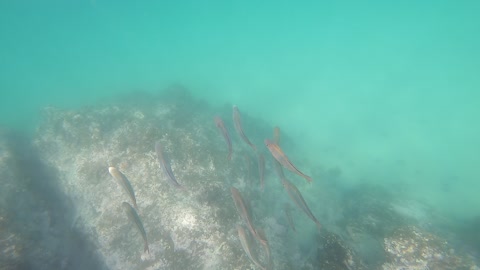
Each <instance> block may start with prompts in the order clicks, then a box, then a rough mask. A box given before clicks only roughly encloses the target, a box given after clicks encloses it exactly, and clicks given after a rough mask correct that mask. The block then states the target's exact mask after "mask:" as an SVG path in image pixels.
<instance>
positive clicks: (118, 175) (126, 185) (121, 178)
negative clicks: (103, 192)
mask: <svg viewBox="0 0 480 270" xmlns="http://www.w3.org/2000/svg"><path fill="white" fill-rule="evenodd" d="M108 172H109V173H110V175H111V176H112V177H113V178H115V180H117V182H118V183H119V184H120V186H122V188H123V190H124V191H125V192H126V193H127V194H128V196H130V199H131V200H132V202H133V206H134V207H135V208H136V209H138V207H137V199H136V198H135V192H134V191H133V188H132V185H131V184H130V181H128V178H127V177H126V176H125V175H124V174H123V173H122V172H120V171H119V170H118V169H117V168H115V167H112V166H111V167H108Z"/></svg>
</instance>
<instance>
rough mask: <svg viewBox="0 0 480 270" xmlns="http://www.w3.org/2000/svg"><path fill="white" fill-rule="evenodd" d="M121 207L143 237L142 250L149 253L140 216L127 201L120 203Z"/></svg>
mask: <svg viewBox="0 0 480 270" xmlns="http://www.w3.org/2000/svg"><path fill="white" fill-rule="evenodd" d="M122 206H123V208H124V209H125V212H126V213H127V216H128V218H129V219H130V220H131V221H132V222H133V223H135V226H136V227H137V229H138V230H139V231H140V234H141V235H142V238H143V252H145V251H146V252H148V253H150V249H149V248H148V241H147V233H146V232H145V229H144V228H143V223H142V220H141V219H140V217H139V216H138V214H137V211H135V209H134V208H133V207H132V206H131V205H130V204H129V203H127V202H123V203H122Z"/></svg>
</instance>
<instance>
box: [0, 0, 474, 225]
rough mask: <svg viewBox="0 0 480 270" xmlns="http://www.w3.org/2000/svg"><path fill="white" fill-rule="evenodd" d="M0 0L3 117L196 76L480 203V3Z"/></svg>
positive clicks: (314, 153)
mask: <svg viewBox="0 0 480 270" xmlns="http://www.w3.org/2000/svg"><path fill="white" fill-rule="evenodd" d="M419 2H420V1H401V2H400V3H398V2H395V3H393V2H388V3H386V2H384V1H368V2H361V1H303V2H299V3H297V2H295V3H294V2H293V1H263V2H262V3H257V1H232V2H230V1H208V2H201V1H182V2H178V1H158V2H156V3H154V2H153V1H141V2H140V1H137V2H134V1H101V0H98V1H94V0H91V1H87V0H85V1H2V2H1V3H0V36H1V42H0V91H1V102H0V103H1V106H0V123H1V125H2V126H4V127H7V128H15V129H21V130H24V131H25V132H32V131H33V130H34V129H35V127H36V126H37V125H38V121H39V114H38V112H39V109H40V108H42V107H44V106H47V105H54V106H60V107H64V108H70V107H80V106H83V105H86V104H91V103H93V102H97V101H101V100H103V99H105V98H108V97H111V96H114V95H118V94H120V93H126V92H130V91H132V90H137V89H141V90H145V91H150V92H154V91H158V90H159V89H162V88H164V87H165V86H167V85H170V84H171V83H181V84H183V85H186V86H187V87H188V88H189V89H190V90H191V91H192V93H193V94H194V95H195V96H196V97H199V98H202V99H204V100H207V101H208V102H209V103H211V104H212V105H215V106H221V105H223V104H225V103H228V104H236V105H238V106H239V107H240V108H241V109H242V112H245V113H248V114H249V115H250V116H254V117H257V118H261V119H264V120H265V121H267V122H269V123H271V124H272V125H278V126H280V127H281V129H282V131H283V132H284V133H286V134H289V136H290V137H291V138H292V139H294V140H296V141H298V142H301V143H298V145H299V146H298V147H299V149H298V151H297V152H296V153H295V154H292V155H293V157H297V158H298V157H300V158H302V157H304V159H305V160H308V162H309V164H310V166H311V167H315V166H320V165H318V164H321V166H325V167H329V166H338V167H341V168H342V175H343V176H344V177H343V178H342V179H343V180H342V181H343V182H342V183H340V185H342V186H345V187H348V186H350V185H354V184H358V183H359V182H373V183H380V184H382V185H385V186H387V187H392V188H394V189H396V190H403V192H405V193H406V194H409V195H411V196H413V197H418V198H422V199H423V200H425V201H427V202H429V203H431V204H433V205H434V206H435V207H436V208H437V209H438V210H440V211H443V212H446V213H449V214H452V215H454V216H459V217H464V216H467V217H468V216H474V215H478V214H479V211H480V209H479V205H480V199H479V198H480V197H479V196H478V190H479V185H480V184H479V181H478V179H479V178H480V173H479V170H478V166H479V165H478V164H480V158H479V154H478V153H480V143H479V140H478V138H480V128H479V126H478V117H479V115H480V91H479V90H478V89H479V87H480V76H478V74H479V73H480V72H479V71H480V50H479V49H478V48H480V34H479V33H480V19H479V17H478V14H479V12H480V3H479V2H475V1H455V2H454V1H421V2H422V3H419Z"/></svg>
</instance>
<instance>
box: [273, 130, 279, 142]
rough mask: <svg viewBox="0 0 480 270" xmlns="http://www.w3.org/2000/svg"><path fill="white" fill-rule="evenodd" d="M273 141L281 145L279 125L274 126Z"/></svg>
mask: <svg viewBox="0 0 480 270" xmlns="http://www.w3.org/2000/svg"><path fill="white" fill-rule="evenodd" d="M273 142H274V143H276V144H278V145H280V128H279V127H274V128H273Z"/></svg>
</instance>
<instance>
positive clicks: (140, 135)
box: [35, 90, 250, 269]
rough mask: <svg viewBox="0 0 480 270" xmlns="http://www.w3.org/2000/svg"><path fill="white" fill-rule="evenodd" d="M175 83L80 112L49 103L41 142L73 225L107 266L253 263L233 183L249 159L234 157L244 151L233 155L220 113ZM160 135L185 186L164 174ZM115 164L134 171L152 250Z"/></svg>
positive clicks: (205, 266)
mask: <svg viewBox="0 0 480 270" xmlns="http://www.w3.org/2000/svg"><path fill="white" fill-rule="evenodd" d="M172 91H173V90H172ZM172 91H167V92H165V93H164V94H162V95H158V96H149V95H144V96H142V95H139V96H137V97H136V98H135V99H133V98H132V99H130V100H128V99H127V100H122V101H117V102H110V103H109V104H101V105H98V106H94V107H89V108H82V109H79V110H76V111H74V110H59V109H55V108H46V109H45V112H44V115H45V118H44V121H43V124H42V125H41V126H40V128H39V132H38V133H37V136H36V138H35V145H36V147H37V148H38V149H39V151H40V153H41V157H42V159H43V160H44V161H45V162H47V163H48V164H49V166H51V167H54V168H56V171H57V172H56V173H57V174H58V177H59V179H61V181H60V182H59V183H58V184H59V189H61V190H62V192H63V193H64V194H66V196H68V197H69V198H71V200H72V202H73V205H74V208H75V212H76V219H75V222H74V225H73V226H74V227H75V228H76V229H77V230H79V231H81V232H82V233H84V234H85V235H86V237H87V238H88V239H89V240H90V241H92V242H94V243H95V248H94V252H95V253H97V254H98V256H100V258H101V260H102V261H103V262H105V264H106V266H107V267H108V268H109V269H245V268H246V267H247V266H249V265H250V262H249V260H248V259H247V258H246V257H245V255H244V253H243V251H242V247H241V245H240V241H239V240H238V237H237V236H236V234H235V225H236V224H237V223H238V222H239V218H238V216H237V215H236V212H235V208H234V204H233V201H232V200H231V198H230V192H229V189H230V187H231V185H232V183H234V182H239V181H240V182H241V181H245V179H244V178H245V177H244V175H245V172H244V169H243V166H235V164H236V163H242V164H243V162H244V153H243V151H244V150H242V149H235V151H234V153H236V154H235V155H233V156H232V160H231V161H228V159H227V158H226V157H227V155H226V150H225V145H224V144H223V142H222V141H221V140H220V139H219V138H218V131H217V130H216V127H215V125H214V124H212V117H213V115H215V114H216V113H218V112H214V111H212V110H211V109H210V108H209V107H207V106H206V105H205V104H204V103H202V102H198V101H196V100H195V99H193V98H192V97H190V96H189V95H188V94H187V93H185V92H183V91H182V92H181V93H180V94H178V93H177V94H175V91H173V92H172ZM176 95H177V96H178V97H177V96H176ZM143 99H147V100H143ZM228 115H230V113H229V114H228ZM227 117H228V116H225V117H224V118H225V119H227ZM156 142H160V143H161V144H162V147H163V150H164V151H165V152H166V153H167V154H168V156H169V157H170V164H171V167H172V171H173V173H174V175H175V177H176V178H177V180H178V181H179V182H180V183H182V186H183V187H184V189H182V190H179V189H176V188H175V187H173V186H172V185H170V183H169V182H168V181H167V179H166V177H165V175H164V173H163V172H162V170H161V168H160V167H159V163H158V160H157V156H156V154H155V143H156ZM234 147H239V146H234ZM109 166H115V167H117V168H118V169H119V170H120V171H122V173H124V174H125V175H127V176H128V179H129V180H130V183H131V185H132V187H133V189H134V191H135V196H136V200H137V205H138V210H137V211H138V215H139V217H140V218H141V220H142V223H143V227H144V229H145V232H146V237H147V239H148V244H149V251H150V252H149V253H145V252H143V240H142V236H141V235H140V234H139V233H138V230H137V229H136V228H135V227H134V226H133V225H132V223H131V222H129V221H128V219H127V216H126V215H125V213H124V211H123V209H122V202H124V201H127V202H128V201H129V200H130V198H129V197H128V196H127V195H126V194H125V192H124V191H123V190H122V189H121V187H120V186H119V185H118V183H116V182H115V181H114V179H112V177H111V176H110V175H108V167H109ZM242 179H243V180H242Z"/></svg>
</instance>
